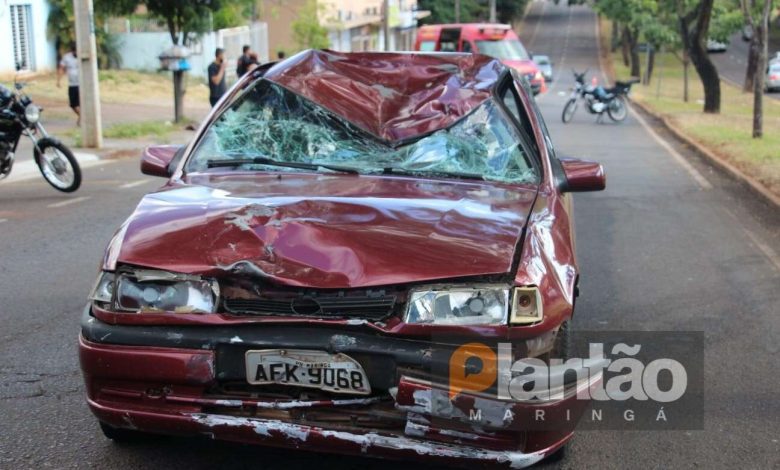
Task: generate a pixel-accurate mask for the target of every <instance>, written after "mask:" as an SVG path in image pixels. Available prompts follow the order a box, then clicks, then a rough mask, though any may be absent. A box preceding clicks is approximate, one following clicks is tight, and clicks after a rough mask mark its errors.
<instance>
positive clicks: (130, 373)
mask: <svg viewBox="0 0 780 470" xmlns="http://www.w3.org/2000/svg"><path fill="white" fill-rule="evenodd" d="M86 321H87V322H88V321H90V318H88V319H87V320H86ZM95 322H97V320H95ZM116 331H119V330H116ZM113 336H116V338H112V337H113ZM245 336H247V338H248V337H249V336H248V335H245ZM104 337H105V335H103V336H101V337H98V338H95V339H94V341H91V340H89V339H85V338H84V337H81V338H80V341H79V353H80V359H81V367H82V370H83V374H84V378H85V383H86V388H87V395H88V404H89V406H90V409H91V411H92V412H93V414H94V415H95V416H96V417H97V418H98V419H99V420H100V421H102V422H104V423H106V424H109V425H111V426H114V427H118V428H125V429H135V430H140V431H144V432H149V433H159V434H170V435H182V436H198V435H201V436H208V437H211V438H213V439H218V440H226V441H233V442H241V443H247V444H261V445H269V446H275V447H286V448H296V449H305V450H309V451H320V452H329V453H342V454H352V455H364V456H370V457H383V458H390V459H402V460H407V459H411V460H425V461H432V462H435V463H441V464H447V465H458V466H473V465H475V464H478V465H480V466H485V465H487V466H498V467H504V468H523V467H526V466H529V465H533V464H534V463H536V462H538V461H539V460H541V459H543V458H544V457H545V456H548V455H550V454H552V453H554V452H555V451H556V450H558V449H559V448H560V447H561V446H562V445H564V444H565V443H566V442H567V441H568V440H569V439H570V438H571V436H572V433H573V431H574V426H575V425H576V421H577V420H576V419H574V420H571V421H569V420H568V419H564V418H562V416H563V415H562V413H563V412H564V409H566V408H567V407H568V408H572V409H574V410H575V411H574V416H575V417H579V414H580V412H581V411H582V410H583V409H584V407H585V406H586V405H587V402H583V401H579V402H575V401H574V400H562V401H560V402H557V403H554V404H552V403H545V404H539V405H535V404H529V403H514V402H505V401H498V400H491V399H485V398H478V397H476V396H473V395H470V394H468V393H461V394H459V395H458V397H457V398H456V399H455V400H454V401H452V406H451V407H449V408H448V409H447V410H443V409H441V408H438V407H436V406H431V405H432V404H433V403H434V402H433V401H432V400H431V399H430V397H431V396H432V393H437V391H435V390H434V387H433V386H431V385H426V384H425V383H422V382H419V381H415V380H413V379H407V378H404V377H401V379H400V381H399V382H397V383H396V386H395V393H394V394H393V395H392V396H391V395H390V394H386V395H383V396H381V397H365V398H348V397H345V399H340V400H318V401H317V400H314V401H308V402H302V401H295V400H289V401H284V402H278V401H269V400H264V399H262V398H248V397H245V396H244V397H239V396H215V395H214V394H210V393H209V390H210V389H211V388H212V387H213V386H214V385H215V384H217V383H218V378H217V376H218V370H219V369H218V368H217V365H216V362H218V361H217V359H216V351H215V350H212V349H210V348H209V347H207V345H205V344H204V345H203V346H204V347H205V348H204V349H193V347H192V346H190V347H189V348H187V347H184V346H183V345H182V344H177V343H178V342H179V341H178V340H176V341H174V340H173V339H172V340H171V341H168V342H167V343H169V344H177V346H178V347H169V346H165V347H163V346H156V347H155V346H152V345H148V344H147V345H143V346H140V345H139V346H128V345H118V344H110V343H100V342H95V341H99V340H101V339H102V338H104ZM166 338H167V336H166ZM112 339H116V340H120V341H121V340H122V339H123V337H122V336H121V335H119V334H117V335H112V336H108V337H105V339H104V341H110V340H112ZM125 339H127V338H125ZM182 342H183V341H182ZM407 353H408V351H407ZM438 393H446V392H442V391H441V390H438ZM378 402H383V403H385V404H389V405H390V406H391V407H394V408H395V410H397V411H398V413H400V414H401V416H403V417H405V418H402V419H405V420H406V425H405V427H403V426H401V428H399V429H392V430H380V429H369V428H364V429H356V428H349V429H346V428H344V427H340V426H342V425H340V424H336V423H334V424H333V426H332V427H331V426H330V423H324V424H323V422H322V421H320V422H317V423H302V422H300V421H295V420H292V421H291V420H288V419H286V418H285V419H277V418H278V416H267V415H266V416H262V413H249V414H251V415H252V416H253V417H247V416H245V415H246V413H244V411H246V410H261V409H271V408H273V409H275V410H286V409H294V408H298V409H301V408H311V407H318V408H319V409H320V410H331V411H333V412H341V410H344V412H345V413H349V412H350V407H365V409H367V408H368V407H370V406H373V405H374V404H376V403H378ZM472 407H477V408H479V409H482V410H484V412H485V419H486V420H487V425H488V429H490V431H487V432H486V431H485V430H482V431H480V430H477V429H479V426H478V427H477V429H471V424H473V423H470V422H469V420H468V416H469V414H468V413H469V412H468V409H469V408H472ZM538 409H544V410H545V412H546V413H547V416H548V419H549V418H553V417H554V418H553V420H554V421H555V422H557V423H558V424H559V426H558V425H556V426H555V429H549V428H547V429H534V427H533V426H527V424H528V423H530V422H531V420H532V417H533V416H534V414H535V413H536V410H538ZM242 410H244V411H242ZM496 410H498V411H500V416H502V417H503V416H505V415H506V413H507V411H511V415H512V416H514V419H510V420H509V421H505V422H502V421H500V420H499V418H498V415H496V418H495V419H494V417H493V416H492V415H493V414H495V413H492V412H496V413H497V412H498V411H496ZM548 422H549V421H548ZM523 423H525V424H526V425H523Z"/></svg>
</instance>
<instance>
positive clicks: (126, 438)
mask: <svg viewBox="0 0 780 470" xmlns="http://www.w3.org/2000/svg"><path fill="white" fill-rule="evenodd" d="M100 430H101V431H103V435H104V436H106V437H107V438H108V439H111V440H112V441H114V442H116V443H117V444H131V443H137V442H145V441H148V440H149V439H151V438H152V437H153V435H152V434H146V433H143V432H141V431H133V430H132V429H122V428H115V427H114V426H111V425H110V424H106V423H104V422H102V421H100Z"/></svg>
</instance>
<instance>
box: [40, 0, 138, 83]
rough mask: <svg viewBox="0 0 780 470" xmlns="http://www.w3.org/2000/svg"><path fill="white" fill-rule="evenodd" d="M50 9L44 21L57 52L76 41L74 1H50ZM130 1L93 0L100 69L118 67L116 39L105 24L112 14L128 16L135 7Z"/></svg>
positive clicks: (134, 2)
mask: <svg viewBox="0 0 780 470" xmlns="http://www.w3.org/2000/svg"><path fill="white" fill-rule="evenodd" d="M49 4H50V7H49V8H50V10H49V18H48V20H47V23H48V24H47V29H48V34H49V36H50V37H51V38H53V39H54V49H55V50H56V53H57V55H58V56H59V54H60V52H61V51H62V50H63V49H65V48H66V47H68V46H69V45H70V44H72V43H74V42H75V41H76V28H75V26H74V25H75V18H74V16H73V0H49ZM136 4H137V2H136V1H133V0H95V1H94V4H93V8H94V13H95V42H96V44H97V48H98V65H99V66H100V68H111V67H112V66H119V65H120V63H121V57H120V56H119V48H118V45H117V42H116V38H115V37H114V36H113V35H111V34H109V33H107V32H106V30H105V28H104V25H105V21H106V20H107V19H108V18H109V17H110V16H112V15H122V14H129V13H131V12H132V11H133V9H134V8H135V7H136Z"/></svg>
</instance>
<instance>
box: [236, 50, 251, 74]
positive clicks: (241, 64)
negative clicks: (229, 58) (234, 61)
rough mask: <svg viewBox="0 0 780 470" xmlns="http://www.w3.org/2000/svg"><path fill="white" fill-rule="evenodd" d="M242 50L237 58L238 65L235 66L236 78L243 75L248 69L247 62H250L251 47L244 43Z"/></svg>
mask: <svg viewBox="0 0 780 470" xmlns="http://www.w3.org/2000/svg"><path fill="white" fill-rule="evenodd" d="M242 51H243V54H241V57H239V58H238V65H237V66H236V76H237V77H238V78H241V77H243V76H244V74H245V73H247V72H248V71H249V64H251V63H252V48H251V47H249V46H248V45H246V46H244V48H243V49H242Z"/></svg>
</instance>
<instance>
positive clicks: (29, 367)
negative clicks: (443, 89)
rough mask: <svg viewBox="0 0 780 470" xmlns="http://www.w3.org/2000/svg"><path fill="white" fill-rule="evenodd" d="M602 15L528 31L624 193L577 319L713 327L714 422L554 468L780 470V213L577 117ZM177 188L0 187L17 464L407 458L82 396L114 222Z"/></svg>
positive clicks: (607, 439)
mask: <svg viewBox="0 0 780 470" xmlns="http://www.w3.org/2000/svg"><path fill="white" fill-rule="evenodd" d="M542 12H543V14H542ZM594 18H595V17H594V15H593V14H592V12H590V11H589V10H587V9H586V8H585V7H574V8H571V9H569V8H567V7H564V6H554V5H553V4H552V3H545V4H535V5H533V6H532V10H531V12H530V14H529V16H528V18H527V20H526V23H525V25H524V27H523V31H522V34H523V36H524V40H525V42H527V43H528V45H529V48H530V49H532V50H534V51H537V52H539V53H542V52H546V53H548V54H549V55H551V56H552V57H553V60H554V61H555V64H556V68H557V71H558V72H561V73H560V74H559V75H558V76H557V79H556V81H555V82H553V84H552V89H551V92H550V93H548V94H547V95H545V96H544V97H542V98H540V100H539V104H540V106H541V108H542V110H543V112H544V115H545V116H546V118H547V122H548V124H549V126H550V128H551V133H552V136H553V141H554V142H555V144H556V146H557V151H558V152H559V153H560V154H562V155H570V156H578V157H582V158H588V159H594V160H598V161H601V162H602V163H604V165H605V167H606V169H607V174H608V189H607V191H605V192H603V193H596V194H587V195H578V196H576V198H575V206H576V222H577V232H578V247H577V248H578V253H579V258H580V264H581V268H582V296H581V297H580V299H579V301H578V310H577V314H576V317H575V324H576V327H577V328H580V329H596V330H610V329H617V330H659V331H660V330H696V331H703V332H704V335H705V347H706V350H705V386H706V388H705V403H704V408H705V424H704V429H703V430H699V431H679V432H642V431H631V432H605V431H587V432H581V433H579V434H578V435H577V436H576V437H575V439H574V441H573V443H572V446H571V451H570V452H569V453H568V456H567V457H566V459H565V460H563V461H562V462H560V463H557V464H545V465H544V466H545V467H552V466H562V467H569V468H574V467H577V468H580V467H589V468H618V467H619V468H643V469H644V468H669V467H674V468H679V467H702V468H726V467H732V468H734V467H738V468H777V467H778V466H780V460H778V455H780V443H778V439H779V437H778V433H777V430H778V428H780V426H779V424H780V401H779V400H777V398H776V389H777V386H778V384H779V383H780V381H778V378H777V354H778V349H779V348H778V338H779V337H780V315H778V314H779V313H780V311H778V301H780V293H779V291H778V289H777V287H778V285H780V261H778V253H780V239H779V237H780V230H779V228H780V221H779V220H778V219H779V218H780V216H778V214H777V213H776V212H772V211H770V208H768V207H766V206H763V205H762V204H761V203H760V202H757V201H756V198H755V197H754V196H753V195H752V194H751V193H749V192H747V191H746V190H745V189H744V188H743V187H742V186H741V185H739V184H738V183H736V182H734V181H731V180H730V179H728V178H725V177H723V176H721V175H720V174H719V173H717V172H716V171H714V170H712V169H711V168H710V167H709V166H708V165H707V164H706V163H704V162H701V161H699V160H698V159H696V158H695V157H693V156H690V155H688V153H687V151H686V149H684V148H679V147H678V146H677V145H672V147H670V148H671V149H672V151H673V152H675V154H677V152H679V154H677V156H676V157H675V156H672V153H670V151H669V150H668V149H667V148H665V146H662V145H661V144H660V143H659V141H657V140H656V139H655V138H654V137H653V136H652V134H651V132H652V131H650V130H648V128H645V127H644V126H643V125H642V124H640V122H639V121H638V119H637V117H636V115H635V114H631V115H630V116H629V118H628V119H627V120H626V122H624V123H622V124H620V125H613V124H596V123H595V119H594V118H593V117H592V116H590V115H586V114H584V113H583V112H582V109H580V110H579V111H578V113H579V114H577V115H576V116H575V117H574V120H573V122H572V123H571V124H569V125H563V124H561V122H560V111H561V109H562V108H563V103H564V101H565V99H566V98H565V96H560V95H559V94H558V93H559V92H566V91H567V90H568V87H569V86H570V85H571V84H572V82H573V80H572V78H571V77H570V76H569V72H568V70H569V68H570V67H575V68H578V69H584V68H585V67H590V68H591V70H596V69H597V68H598V59H597V46H596V42H595V22H594ZM649 125H650V126H652V123H649ZM655 132H657V133H659V134H661V135H662V136H663V133H662V132H661V131H660V130H657V129H656V131H655ZM160 184H161V180H155V179H152V178H147V177H144V176H142V175H140V173H139V172H138V162H137V161H134V160H120V161H115V162H110V163H106V164H104V165H100V166H96V167H91V168H89V169H87V170H86V171H85V183H84V186H83V189H81V190H79V192H78V193H77V194H74V195H72V196H64V197H63V196H61V195H59V194H57V193H56V192H55V191H53V190H52V189H50V188H48V186H47V185H46V184H45V183H44V182H43V181H42V180H40V179H33V180H28V181H24V182H18V183H13V184H2V183H0V286H2V288H0V319H1V320H2V325H3V326H2V328H1V329H0V357H2V358H3V362H2V364H0V467H2V468H14V469H16V468H36V469H38V468H45V467H54V468H90V467H96V468H166V469H193V468H195V469H197V468H215V467H224V468H263V469H287V468H303V467H304V466H305V467H314V466H316V467H317V468H319V469H323V470H324V469H331V468H332V469H340V470H343V469H351V468H356V469H357V468H361V469H362V468H365V467H367V466H370V467H372V468H388V469H389V468H397V467H398V464H394V463H386V462H383V461H373V460H366V459H360V458H343V457H332V456H324V455H313V454H307V453H303V452H293V451H276V450H268V449H261V448H254V447H247V446H239V445H232V444H223V443H215V442H210V441H205V440H204V441H201V440H191V439H164V438H160V439H159V440H158V441H156V442H153V443H147V444H138V445H131V446H117V445H114V444H112V443H111V442H110V441H108V440H106V439H105V438H104V437H103V436H102V435H101V433H100V431H99V430H98V427H97V423H96V422H95V420H94V418H93V417H92V416H91V415H90V413H89V411H88V410H87V407H86V405H85V404H84V399H83V385H82V382H81V378H80V374H79V368H78V359H77V355H76V337H77V334H78V331H79V326H78V323H79V316H80V310H81V308H82V307H83V305H84V303H85V300H86V296H87V293H88V291H89V289H90V287H91V285H92V283H93V281H94V279H95V275H96V273H97V269H98V266H99V262H100V258H101V255H102V253H103V249H104V247H105V245H106V243H107V242H108V240H109V238H110V237H111V235H112V233H113V231H114V230H115V229H116V228H117V227H118V225H119V224H120V223H121V222H122V220H124V218H125V217H127V215H128V214H129V213H130V212H131V211H132V210H133V208H134V206H135V204H136V203H137V201H138V200H139V198H140V197H141V196H142V195H143V194H144V193H145V192H148V191H150V190H153V189H154V188H155V187H157V186H158V185H160ZM409 466H410V467H411V466H412V465H409ZM428 467H429V466H428Z"/></svg>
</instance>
